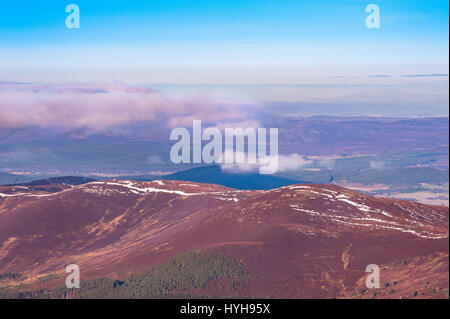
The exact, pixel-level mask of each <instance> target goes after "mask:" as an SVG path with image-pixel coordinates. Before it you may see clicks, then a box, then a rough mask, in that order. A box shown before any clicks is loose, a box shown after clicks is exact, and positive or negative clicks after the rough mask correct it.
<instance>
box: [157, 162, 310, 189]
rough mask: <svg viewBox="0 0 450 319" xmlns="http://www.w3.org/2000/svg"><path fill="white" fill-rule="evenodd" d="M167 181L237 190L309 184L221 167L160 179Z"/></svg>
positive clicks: (195, 170) (191, 170) (201, 169)
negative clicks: (214, 185) (195, 183)
mask: <svg viewBox="0 0 450 319" xmlns="http://www.w3.org/2000/svg"><path fill="white" fill-rule="evenodd" d="M160 178H161V179H166V180H180V181H191V182H197V183H209V184H218V185H223V186H227V187H231V188H235V189H263V190H264V189H272V188H278V187H282V186H287V185H292V184H298V183H307V182H300V181H296V180H293V179H289V178H284V177H277V176H273V175H261V174H258V173H247V174H243V173H240V174H233V173H229V172H226V171H222V169H221V168H220V166H219V165H210V166H203V167H196V168H192V169H189V170H185V171H181V172H176V173H174V174H170V175H165V176H162V177H160Z"/></svg>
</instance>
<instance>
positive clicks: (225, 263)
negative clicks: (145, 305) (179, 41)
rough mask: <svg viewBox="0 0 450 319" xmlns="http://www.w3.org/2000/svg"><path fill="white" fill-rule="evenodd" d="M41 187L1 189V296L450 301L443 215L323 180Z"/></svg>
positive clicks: (441, 211) (431, 208) (122, 182)
mask: <svg viewBox="0 0 450 319" xmlns="http://www.w3.org/2000/svg"><path fill="white" fill-rule="evenodd" d="M50 184H51V185H48V187H43V186H44V185H40V186H39V187H37V188H36V185H14V186H0V296H1V297H3V298H10V297H13V298H17V297H19V298H78V297H80V298H91V297H92V298H103V297H105V298H106V297H117V298H159V297H165V298H168V297H180V296H182V297H229V296H233V297H268V298H419V297H420V298H448V286H449V278H448V266H449V264H448V250H449V242H448V219H449V217H448V213H449V210H448V207H442V206H430V205H423V204H419V203H416V202H411V201H405V200H397V199H386V198H379V197H372V196H369V195H366V194H363V193H360V192H357V191H354V190H349V189H346V188H343V187H340V186H337V185H325V184H295V185H289V186H284V187H280V188H275V189H269V190H237V189H233V188H229V187H225V186H221V185H214V184H205V183H198V182H187V181H175V180H155V181H149V182H141V181H131V180H120V179H115V180H107V181H91V182H88V183H83V184H79V185H70V184H69V183H61V184H58V187H56V186H55V183H53V184H52V183H50ZM72 184H78V183H72ZM73 263H75V264H77V265H79V267H80V271H81V279H82V283H83V284H82V287H81V289H67V288H65V287H64V282H65V277H66V276H67V273H65V267H66V266H67V265H68V264H73ZM369 264H376V265H378V266H379V268H380V272H381V273H380V278H381V287H380V289H368V288H367V287H365V284H364V283H365V278H366V276H367V275H368V274H367V273H366V272H365V269H366V266H367V265H369Z"/></svg>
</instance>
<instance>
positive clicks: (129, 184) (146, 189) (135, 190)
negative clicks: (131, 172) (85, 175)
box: [86, 181, 200, 196]
mask: <svg viewBox="0 0 450 319" xmlns="http://www.w3.org/2000/svg"><path fill="white" fill-rule="evenodd" d="M159 182H160V183H161V184H160V183H158V185H164V183H162V182H161V181H159ZM89 184H91V185H92V184H97V185H99V184H100V185H111V186H120V187H125V188H128V189H129V190H130V191H131V192H132V193H135V194H141V193H169V194H176V195H181V196H193V195H199V194H200V193H186V192H183V191H179V190H171V189H164V188H154V187H143V188H142V187H137V186H135V185H134V184H133V182H132V181H121V182H114V181H107V182H92V183H89ZM86 185H87V184H86Z"/></svg>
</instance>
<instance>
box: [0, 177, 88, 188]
mask: <svg viewBox="0 0 450 319" xmlns="http://www.w3.org/2000/svg"><path fill="white" fill-rule="evenodd" d="M94 181H95V179H93V178H88V177H82V176H61V177H51V178H47V179H40V180H36V181H31V182H27V183H19V184H10V185H5V186H37V185H58V184H66V185H71V186H76V185H81V184H86V183H90V182H94Z"/></svg>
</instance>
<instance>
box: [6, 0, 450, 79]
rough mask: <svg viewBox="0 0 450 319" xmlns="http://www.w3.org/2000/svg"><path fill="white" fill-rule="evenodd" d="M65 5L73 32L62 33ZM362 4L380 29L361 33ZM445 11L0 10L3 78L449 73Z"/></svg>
mask: <svg viewBox="0 0 450 319" xmlns="http://www.w3.org/2000/svg"><path fill="white" fill-rule="evenodd" d="M71 3H75V4H77V5H78V6H79V8H80V28H79V29H68V28H66V25H65V20H66V17H67V16H68V13H66V12H65V7H66V5H68V4H71ZM370 3H375V4H376V5H378V6H379V8H380V28H372V29H369V28H367V27H366V24H365V19H366V17H367V16H368V15H369V14H368V13H366V12H365V8H366V6H367V5H368V4H370ZM448 9H449V8H448V1H433V0H431V1H391V0H388V1H376V2H370V1H360V0H339V1H321V0H316V1H286V0H258V1H256V0H237V1H236V0H226V1H222V0H151V1H137V0H128V1H85V0H77V1H73V0H72V1H20V2H13V1H10V2H8V3H2V5H1V8H0V70H1V73H0V79H1V80H16V81H19V80H36V81H37V80H45V81H71V80H76V81H83V80H86V81H87V80H102V81H105V80H123V81H128V82H146V83H291V84H292V83H305V82H308V83H309V82H312V83H321V82H323V81H325V80H329V81H331V82H333V81H335V80H333V79H337V78H339V77H341V78H342V77H347V81H350V82H352V80H351V78H352V77H355V76H367V77H373V76H377V75H396V76H400V75H409V74H427V75H430V74H436V73H438V74H447V73H448V36H449V34H448V22H449V21H448V12H449V11H448ZM268 74H270V76H267V75H268ZM422 80H423V79H422ZM356 81H357V82H359V81H360V80H356Z"/></svg>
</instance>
